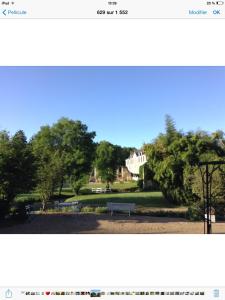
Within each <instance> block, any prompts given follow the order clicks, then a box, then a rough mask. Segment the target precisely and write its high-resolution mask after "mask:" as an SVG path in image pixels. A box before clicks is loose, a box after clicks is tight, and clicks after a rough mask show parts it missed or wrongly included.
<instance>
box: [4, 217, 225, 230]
mask: <svg viewBox="0 0 225 300" xmlns="http://www.w3.org/2000/svg"><path fill="white" fill-rule="evenodd" d="M4 233H6V234H17V233H20V234H44V233H46V234H64V233H70V234H78V233H94V234H109V233H112V234H120V233H127V234H130V233H143V234H145V233H153V234H157V233H180V234H183V233H196V234H199V233H203V223H202V222H187V221H186V220H185V219H177V218H153V217H146V216H131V217H128V216H125V215H115V216H113V217H111V216H109V215H106V214H105V215H104V214H100V215H95V214H76V215H71V214H52V215H50V214H43V215H37V216H35V217H34V219H33V220H32V221H31V222H30V223H28V222H27V223H24V224H19V225H13V226H8V227H4V228H3V227H1V228H0V234H4ZM213 233H225V223H216V224H214V225H213Z"/></svg>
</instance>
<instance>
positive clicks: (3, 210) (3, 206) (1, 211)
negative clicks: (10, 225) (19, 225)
mask: <svg viewBox="0 0 225 300" xmlns="http://www.w3.org/2000/svg"><path fill="white" fill-rule="evenodd" d="M9 208H10V205H9V202H8V201H5V200H0V220H4V219H5V217H6V216H7V215H8V214H9Z"/></svg>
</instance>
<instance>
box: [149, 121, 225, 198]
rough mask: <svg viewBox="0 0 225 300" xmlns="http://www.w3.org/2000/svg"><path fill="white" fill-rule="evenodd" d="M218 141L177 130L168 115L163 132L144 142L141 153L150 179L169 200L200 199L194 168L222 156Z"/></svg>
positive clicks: (197, 179)
mask: <svg viewBox="0 0 225 300" xmlns="http://www.w3.org/2000/svg"><path fill="white" fill-rule="evenodd" d="M220 137H222V135H221V134H220ZM221 142H222V141H220V143H218V142H217V141H216V139H215V136H214V135H212V136H211V135H209V134H207V133H206V132H203V131H198V132H196V133H194V132H188V133H186V134H184V133H180V132H178V131H177V130H176V129H175V126H174V122H173V121H172V120H171V118H168V117H167V118H166V133H165V134H160V135H159V136H158V137H157V138H156V140H155V141H154V142H153V143H152V144H148V145H145V152H146V155H147V158H148V163H147V164H148V168H149V169H150V170H151V171H152V172H153V179H154V180H155V181H156V182H157V183H158V184H159V186H160V188H161V190H162V192H163V194H164V196H165V197H166V198H167V199H168V200H169V201H170V202H171V203H174V204H189V203H191V202H194V201H198V200H200V197H199V193H197V192H196V191H197V190H198V191H199V190H200V189H201V190H202V184H201V181H200V178H199V177H197V173H198V172H197V171H196V170H198V164H199V162H200V161H204V160H207V159H209V158H210V157H211V159H212V160H219V159H221V158H223V157H225V150H224V149H223V148H221ZM217 175H218V174H217ZM217 182H220V183H222V182H223V181H222V180H217ZM196 185H197V186H198V188H196ZM221 188H222V187H221ZM217 189H218V184H217Z"/></svg>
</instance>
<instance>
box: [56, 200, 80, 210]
mask: <svg viewBox="0 0 225 300" xmlns="http://www.w3.org/2000/svg"><path fill="white" fill-rule="evenodd" d="M54 206H55V208H56V209H59V208H64V207H73V208H74V211H79V210H80V203H79V202H78V201H74V202H61V203H60V202H59V201H55V203H54Z"/></svg>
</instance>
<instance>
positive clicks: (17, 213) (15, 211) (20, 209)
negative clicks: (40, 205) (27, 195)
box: [10, 202, 28, 222]
mask: <svg viewBox="0 0 225 300" xmlns="http://www.w3.org/2000/svg"><path fill="white" fill-rule="evenodd" d="M10 212H11V216H12V218H13V219H14V220H16V221H19V222H24V221H26V220H27V219H28V214H27V210H26V204H25V203H23V202H18V203H17V204H16V205H15V206H13V207H12V208H11V210H10Z"/></svg>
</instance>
